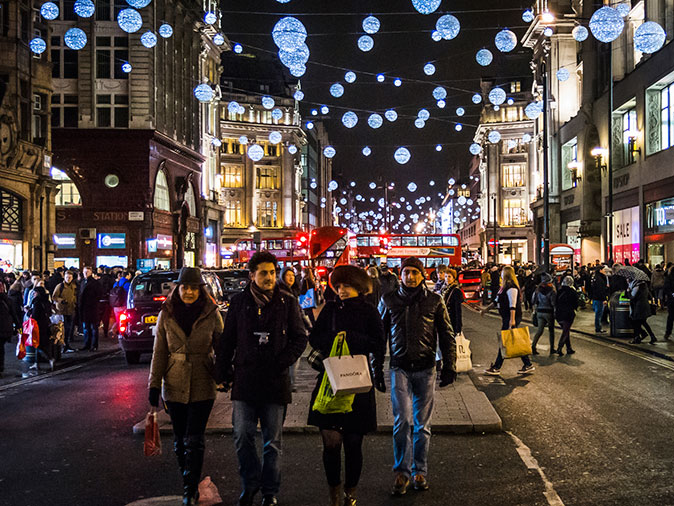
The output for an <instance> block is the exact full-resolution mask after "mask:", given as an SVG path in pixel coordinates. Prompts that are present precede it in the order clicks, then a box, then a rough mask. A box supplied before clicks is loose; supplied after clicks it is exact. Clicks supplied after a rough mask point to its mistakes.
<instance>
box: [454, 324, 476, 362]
mask: <svg viewBox="0 0 674 506" xmlns="http://www.w3.org/2000/svg"><path fill="white" fill-rule="evenodd" d="M455 340H456V372H468V371H470V370H471V369H473V361H472V360H471V359H470V341H469V340H468V339H466V337H465V336H464V335H463V332H459V333H458V334H457V336H456V338H455Z"/></svg>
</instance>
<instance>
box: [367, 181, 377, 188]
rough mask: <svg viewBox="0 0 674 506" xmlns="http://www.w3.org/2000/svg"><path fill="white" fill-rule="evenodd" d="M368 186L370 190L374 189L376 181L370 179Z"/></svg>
mask: <svg viewBox="0 0 674 506" xmlns="http://www.w3.org/2000/svg"><path fill="white" fill-rule="evenodd" d="M368 186H369V187H370V190H374V189H375V188H377V183H375V182H374V181H372V182H371V183H370V184H369V185H368Z"/></svg>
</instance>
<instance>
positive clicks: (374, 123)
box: [367, 113, 384, 129]
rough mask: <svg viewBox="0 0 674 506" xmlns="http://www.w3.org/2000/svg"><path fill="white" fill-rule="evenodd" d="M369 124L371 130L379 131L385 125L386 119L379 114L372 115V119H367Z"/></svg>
mask: <svg viewBox="0 0 674 506" xmlns="http://www.w3.org/2000/svg"><path fill="white" fill-rule="evenodd" d="M367 124H368V125H369V126H370V128H374V129H377V128H379V127H381V126H382V125H383V124H384V118H382V117H381V116H380V115H379V114H377V113H374V114H371V115H370V117H369V118H367Z"/></svg>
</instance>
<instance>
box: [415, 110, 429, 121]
mask: <svg viewBox="0 0 674 506" xmlns="http://www.w3.org/2000/svg"><path fill="white" fill-rule="evenodd" d="M430 117H431V113H430V112H428V109H419V112H418V113H417V118H421V119H422V120H424V121H428V118H430Z"/></svg>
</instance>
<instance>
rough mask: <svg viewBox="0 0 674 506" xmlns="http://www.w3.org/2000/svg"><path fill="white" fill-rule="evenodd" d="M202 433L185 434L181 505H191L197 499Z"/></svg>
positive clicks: (202, 462)
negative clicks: (195, 434) (196, 434)
mask: <svg viewBox="0 0 674 506" xmlns="http://www.w3.org/2000/svg"><path fill="white" fill-rule="evenodd" d="M204 443H205V440H204V436H203V435H198V436H194V435H193V436H185V471H184V472H183V505H184V506H193V505H195V504H197V501H198V500H199V481H200V480H201V468H202V467H203V465H204V449H205V444H204Z"/></svg>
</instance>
